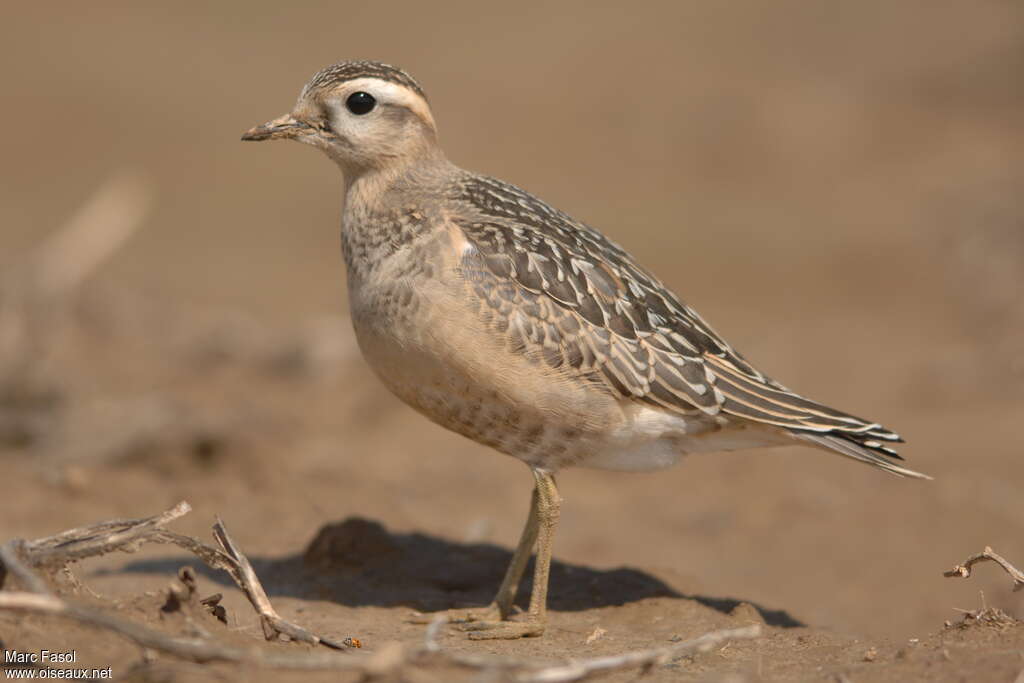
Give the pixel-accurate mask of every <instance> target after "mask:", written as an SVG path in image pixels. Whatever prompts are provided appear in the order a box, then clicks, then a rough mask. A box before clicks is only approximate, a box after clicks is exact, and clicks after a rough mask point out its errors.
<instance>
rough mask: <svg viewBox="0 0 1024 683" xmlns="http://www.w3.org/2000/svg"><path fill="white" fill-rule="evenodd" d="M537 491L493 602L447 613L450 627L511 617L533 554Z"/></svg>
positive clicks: (419, 619) (422, 618)
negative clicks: (451, 624)
mask: <svg viewBox="0 0 1024 683" xmlns="http://www.w3.org/2000/svg"><path fill="white" fill-rule="evenodd" d="M537 497H538V496H537V489H536V487H535V488H534V490H533V493H532V494H531V496H530V512H529V513H528V514H527V517H526V524H525V525H524V526H523V533H522V535H520V537H519V545H517V546H516V550H515V553H514V554H513V555H512V561H511V562H509V565H508V569H506V570H505V578H503V579H502V580H501V586H500V587H499V588H498V592H497V593H496V594H495V595H494V599H493V600H492V601H491V604H490V605H488V606H487V607H483V608H479V609H457V610H456V609H453V610H449V611H448V621H449V623H453V624H471V623H475V622H493V621H501V620H504V619H508V617H509V615H510V614H512V607H513V604H514V603H515V599H516V592H517V591H518V590H519V582H520V581H521V580H522V578H523V572H524V571H526V565H527V564H528V563H529V561H530V555H531V554H532V553H533V546H534V545H536V543H537V526H538V520H537V505H538V503H537ZM432 616H433V615H431V614H424V615H421V616H417V617H415V618H414V619H413V621H414V623H429V622H430V620H431V618H432Z"/></svg>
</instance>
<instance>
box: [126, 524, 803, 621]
mask: <svg viewBox="0 0 1024 683" xmlns="http://www.w3.org/2000/svg"><path fill="white" fill-rule="evenodd" d="M511 558H512V553H511V552H510V551H509V550H506V549H505V548H501V547H499V546H496V545H493V544H490V543H457V542H453V541H449V540H446V539H443V538H438V537H436V536H428V535H426V534H421V533H408V534H400V533H391V532H389V531H388V530H387V529H385V528H384V526H383V525H381V524H380V523H379V522H375V521H372V520H367V519H363V518H359V517H349V518H347V519H345V520H344V521H342V522H337V523H333V524H328V525H326V526H324V527H323V528H322V529H321V530H320V532H319V533H318V534H317V536H316V538H315V539H313V541H312V542H311V543H310V544H309V546H308V547H307V549H306V551H305V552H304V553H303V554H302V555H292V556H289V557H284V558H259V557H250V560H251V561H252V564H253V567H254V568H255V569H256V572H257V574H258V575H259V576H260V580H261V581H262V582H263V584H264V586H265V588H266V589H267V592H268V593H269V594H270V596H271V598H273V597H274V596H287V597H295V598H303V599H312V600H330V601H334V602H337V603H339V604H343V605H348V606H351V607H359V606H379V607H391V606H399V605H401V606H407V607H411V608H413V609H416V610H420V611H423V612H431V611H435V610H443V609H449V608H452V607H470V606H479V605H485V604H487V603H488V602H489V601H490V599H491V598H492V597H493V594H494V591H495V590H496V589H497V586H498V584H499V583H500V582H501V578H502V576H503V574H504V572H505V567H506V566H507V565H508V563H509V561H510V560H511ZM182 564H185V563H184V562H182V560H181V559H180V558H162V559H154V560H140V561H136V562H132V563H130V564H128V565H127V566H126V567H125V568H124V569H123V570H121V571H127V572H146V573H150V572H159V573H174V572H175V571H176V570H177V569H178V567H179V566H181V565H182ZM191 564H192V565H193V566H194V567H195V568H196V570H197V571H198V572H199V573H200V574H203V575H205V576H207V577H208V578H209V579H211V580H213V581H215V582H217V583H221V584H225V585H229V584H231V580H230V579H229V578H228V576H227V575H226V574H224V573H223V572H218V571H214V570H212V569H209V568H207V567H206V566H205V565H203V564H202V563H200V562H198V561H194V562H191ZM531 576H532V561H531V565H530V567H529V568H528V569H527V572H526V576H525V577H524V579H523V585H522V586H520V589H519V603H520V604H523V603H524V602H525V601H526V600H527V599H528V596H529V594H530V590H531V589H532V585H531V584H532V581H531V579H530V577H531ZM653 597H669V598H680V599H686V600H695V601H697V602H699V603H701V604H702V605H705V606H707V607H710V608H712V609H715V610H717V611H719V612H723V613H726V614H728V613H729V612H731V611H732V610H733V609H734V608H735V607H736V606H737V605H739V604H740V603H741V602H742V601H740V600H735V599H732V598H717V597H707V596H700V595H685V594H683V593H679V592H678V591H676V590H674V589H673V588H671V587H670V586H668V585H667V584H665V583H664V582H663V581H661V580H660V579H658V578H656V577H654V576H652V575H650V574H648V573H646V572H643V571H640V570H637V569H630V568H628V567H623V568H618V569H608V570H599V569H591V568H589V567H584V566H581V565H574V564H567V563H564V562H558V561H555V562H553V563H552V566H551V586H550V591H549V607H550V608H551V609H553V610H558V611H570V612H572V611H581V610H586V609H592V608H595V607H604V606H612V605H623V604H626V603H630V602H635V601H638V600H642V599H644V598H653ZM754 608H755V609H757V611H758V612H760V614H761V616H762V618H763V619H764V620H765V622H766V623H767V624H769V625H772V626H781V627H787V628H788V627H800V626H804V624H802V623H801V622H799V621H798V620H796V619H794V618H793V617H792V616H791V615H790V614H789V613H788V612H786V611H784V610H771V609H766V608H763V607H761V606H759V605H756V604H755V605H754Z"/></svg>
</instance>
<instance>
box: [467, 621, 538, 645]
mask: <svg viewBox="0 0 1024 683" xmlns="http://www.w3.org/2000/svg"><path fill="white" fill-rule="evenodd" d="M459 628H460V629H461V630H463V631H468V632H469V633H468V635H469V639H470V640H515V639H516V638H535V637H537V636H540V635H543V634H544V621H543V620H542V619H540V618H538V617H535V616H532V615H530V616H527V617H526V618H525V619H524V620H523V621H475V622H468V623H463V624H461V625H460V626H459Z"/></svg>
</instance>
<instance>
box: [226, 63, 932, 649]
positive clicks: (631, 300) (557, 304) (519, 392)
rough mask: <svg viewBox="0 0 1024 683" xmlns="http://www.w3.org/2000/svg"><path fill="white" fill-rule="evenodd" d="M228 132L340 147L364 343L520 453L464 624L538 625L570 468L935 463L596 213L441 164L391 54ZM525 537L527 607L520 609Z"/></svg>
mask: <svg viewBox="0 0 1024 683" xmlns="http://www.w3.org/2000/svg"><path fill="white" fill-rule="evenodd" d="M242 140H245V141H263V140H295V141H298V142H300V143H303V144H306V145H310V146H313V147H315V148H318V149H320V150H321V151H322V152H324V153H325V154H326V155H327V156H328V157H329V158H330V159H331V160H332V161H334V162H335V164H336V165H337V166H338V167H339V169H340V171H341V174H342V177H343V183H344V184H343V189H344V204H343V209H342V220H341V242H342V252H343V256H344V261H345V265H346V272H347V283H348V297H349V308H350V313H351V319H352V325H353V328H354V331H355V336H356V339H357V341H358V344H359V347H360V350H361V352H362V354H363V356H364V358H365V359H366V361H367V362H368V364H369V365H370V366H371V368H372V369H373V370H374V372H375V373H376V374H377V376H378V377H379V378H380V380H381V381H382V382H383V383H384V385H385V386H386V387H387V388H388V389H389V390H390V391H391V392H393V393H394V394H395V395H397V396H398V397H399V398H400V399H401V400H403V401H404V402H405V403H407V404H408V405H410V406H411V407H412V408H414V409H415V410H417V411H418V412H420V413H422V414H423V415H424V416H426V417H427V418H429V419H430V420H432V421H433V422H435V423H437V424H439V425H441V426H442V427H445V428H447V429H449V430H452V431H454V432H457V433H459V434H462V435H463V436H466V437H468V438H469V439H472V440H473V441H476V442H478V443H481V444H484V445H486V446H489V447H491V448H493V449H495V450H497V451H499V452H501V453H504V454H507V455H511V456H513V457H515V458H518V459H519V460H521V461H522V462H524V463H526V465H528V466H529V468H530V471H531V473H532V475H533V479H534V482H533V489H532V495H531V502H530V511H529V513H528V517H527V522H526V524H525V527H524V529H523V531H522V534H521V536H520V539H519V543H518V545H517V548H516V550H515V552H514V554H513V557H512V560H511V563H510V564H509V567H508V569H507V571H506V573H505V575H504V579H503V580H502V582H501V585H500V587H499V588H498V591H497V594H496V595H495V598H494V600H493V601H492V602H491V603H490V604H489V605H488V606H486V607H484V608H481V609H477V610H468V611H456V610H453V611H452V612H451V613H449V614H448V615H447V617H448V619H449V620H450V621H451V622H452V623H456V624H458V627H459V628H462V629H463V630H465V631H467V632H468V637H469V638H471V639H498V638H500V639H514V638H522V637H535V636H540V635H542V634H543V633H544V629H545V625H546V622H547V590H548V577H549V572H550V565H551V553H552V546H553V542H554V535H555V531H556V527H557V524H558V518H559V514H560V510H561V497H560V495H559V492H558V487H557V486H556V481H555V475H556V474H557V473H559V472H560V471H562V470H564V469H565V468H567V467H571V466H581V467H592V468H600V469H609V470H623V471H640V470H654V469H661V468H665V467H668V466H670V465H673V464H675V463H676V462H678V461H679V460H680V459H681V458H682V456H684V455H687V454H692V453H703V452H718V451H730V450H736V449H746V448H760V447H771V446H782V445H787V444H790V445H792V444H803V445H807V446H813V447H816V448H818V449H821V450H825V451H831V452H833V453H838V454H839V455H842V456H845V457H847V458H850V459H853V460H856V461H858V462H861V463H866V464H869V465H872V466H874V467H877V468H879V469H882V470H885V471H886V472H890V473H892V474H895V475H899V476H903V477H911V478H919V479H929V478H930V477H928V476H927V475H924V474H921V473H918V472H915V471H913V470H910V469H907V468H905V467H902V466H901V465H899V464H898V463H899V461H900V460H902V458H901V457H900V456H899V455H898V454H897V452H896V451H895V450H894V448H893V445H894V444H895V443H900V442H902V441H903V439H902V438H900V436H899V435H898V434H896V433H895V432H893V431H891V430H889V429H886V428H885V427H882V426H881V425H880V424H878V423H877V422H872V421H870V420H865V419H862V418H859V417H856V416H854V415H850V414H848V413H845V412H842V411H839V410H835V409H833V408H830V407H827V406H825V405H823V404H821V403H817V402H815V401H812V400H810V399H807V398H804V397H803V396H801V395H799V394H797V393H795V392H793V391H791V390H790V389H788V388H786V387H785V386H784V385H782V384H780V383H779V382H777V381H776V380H774V379H772V378H770V377H768V376H767V375H765V374H764V373H763V372H761V371H759V370H758V369H756V368H755V367H754V366H753V365H752V364H751V363H750V362H748V361H747V359H746V358H745V357H744V356H743V355H742V354H740V352H739V351H737V350H736V349H734V348H733V347H732V346H731V345H729V344H728V343H727V342H726V341H725V340H724V339H723V338H722V337H721V336H720V335H719V334H718V333H717V332H715V330H714V329H712V327H711V326H710V325H709V324H708V323H707V322H705V320H704V319H703V318H702V317H701V316H700V315H699V314H698V313H697V312H696V311H695V310H694V309H693V308H691V307H690V306H689V305H688V304H687V303H685V302H684V301H683V300H682V299H680V298H679V297H678V296H676V295H675V294H674V293H673V292H672V291H670V290H669V289H668V288H667V287H666V286H665V285H664V284H662V282H661V281H660V280H658V278H656V277H655V276H654V275H653V274H652V273H651V272H650V271H648V270H646V269H645V268H643V267H642V266H641V265H640V264H639V263H637V261H636V260H635V259H634V258H633V257H632V256H630V254H629V253H628V252H626V251H625V250H624V249H623V248H622V247H620V246H619V245H618V244H616V243H615V242H613V241H612V240H610V239H608V238H607V237H606V236H605V235H604V234H602V233H601V232H599V231H598V230H596V229H594V228H592V227H590V226H589V225H587V224H585V223H583V222H581V221H579V220H576V219H575V218H573V217H571V216H570V215H568V214H567V213H564V212H562V211H560V210H558V209H556V208H554V207H552V206H550V205H549V204H547V203H545V202H544V201H542V200H541V199H539V198H537V197H536V196H534V195H533V194H530V193H529V192H526V191H525V190H522V189H520V188H518V187H516V186H514V185H512V184H510V183H507V182H504V181H501V180H497V179H495V178H492V177H488V176H485V175H480V174H477V173H473V172H470V171H467V170H463V169H462V168H460V167H459V166H457V165H455V164H454V163H453V162H451V161H449V160H448V158H447V156H446V155H445V154H444V152H443V150H442V148H441V146H440V144H439V142H438V132H437V125H436V124H435V121H434V116H433V114H432V112H431V108H430V105H429V103H428V100H427V96H426V94H425V92H424V90H423V88H422V87H421V86H420V84H419V83H418V82H417V81H416V80H415V79H414V78H413V77H412V76H410V75H409V74H408V73H406V72H405V71H403V70H401V69H399V68H397V67H394V66H391V65H389V64H385V63H382V62H376V61H344V62H340V63H338V64H334V65H332V66H328V67H326V68H324V69H322V70H320V71H319V72H317V73H316V74H315V75H314V76H313V77H312V78H311V79H310V80H309V82H308V83H307V84H306V85H305V87H303V88H302V91H301V93H300V94H299V97H298V101H297V102H296V104H295V106H294V107H293V108H292V109H291V111H290V112H289V113H287V114H285V115H283V116H280V117H278V118H276V119H273V120H271V121H268V122H267V123H265V124H262V125H259V126H256V127H254V128H251V129H250V130H248V131H247V132H246V133H245V134H244V135H243V136H242ZM534 551H536V559H535V562H534V575H533V589H532V593H531V596H530V601H529V607H528V609H527V610H526V611H525V613H515V606H514V602H515V598H516V593H517V590H518V586H519V583H520V580H521V578H522V576H523V574H524V572H525V570H526V567H527V565H528V561H529V559H530V557H531V555H532V554H533V553H534Z"/></svg>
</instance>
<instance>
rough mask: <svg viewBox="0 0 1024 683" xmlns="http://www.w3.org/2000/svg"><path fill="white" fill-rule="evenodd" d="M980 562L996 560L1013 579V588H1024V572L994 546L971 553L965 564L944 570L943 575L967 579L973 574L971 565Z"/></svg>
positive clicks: (1016, 589) (1017, 589)
mask: <svg viewBox="0 0 1024 683" xmlns="http://www.w3.org/2000/svg"><path fill="white" fill-rule="evenodd" d="M979 562H995V563H996V564H998V565H999V566H1000V567H1002V568H1003V571H1005V572H1006V573H1007V574H1009V575H1010V578H1011V579H1013V590H1015V591H1019V590H1020V589H1021V588H1024V572H1022V571H1021V570H1019V569H1017V568H1016V567H1014V566H1013V565H1012V564H1010V562H1009V561H1008V560H1007V559H1006V558H1004V557H1003V556H1002V555H999V554H997V553H995V552H994V551H993V550H992V548H989V547H988V546H985V549H984V550H983V551H981V552H980V553H978V554H976V555H971V556H970V557H968V558H967V559H966V560H964V562H963V564H958V565H956V566H955V567H953V568H952V569H950V570H949V571H947V572H943V573H942V575H943V576H950V577H953V576H959V577H961V578H964V579H966V578H967V577H969V576H970V575H971V567H973V566H974V565H975V564H977V563H979Z"/></svg>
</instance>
